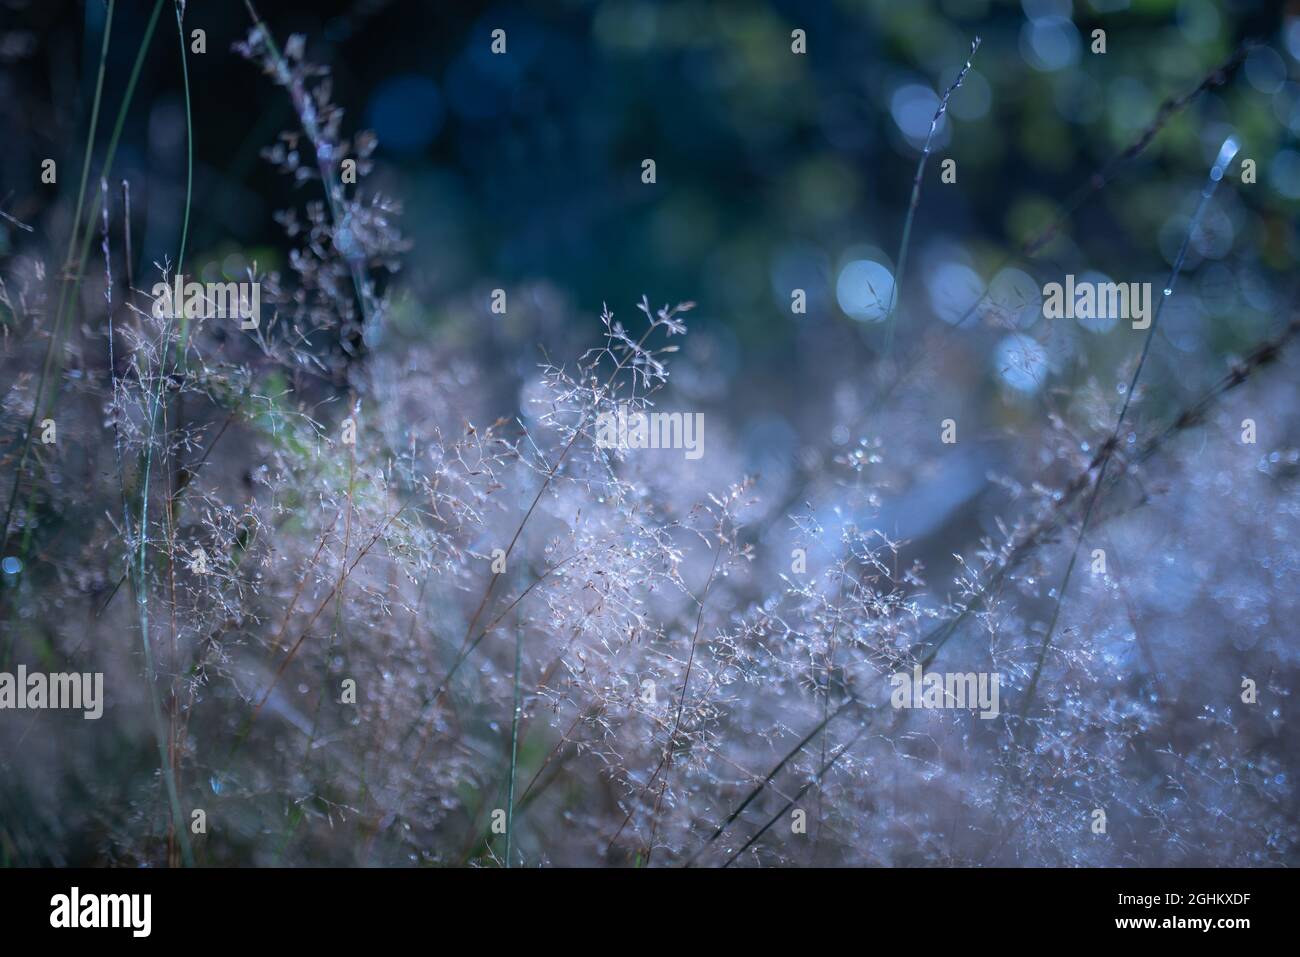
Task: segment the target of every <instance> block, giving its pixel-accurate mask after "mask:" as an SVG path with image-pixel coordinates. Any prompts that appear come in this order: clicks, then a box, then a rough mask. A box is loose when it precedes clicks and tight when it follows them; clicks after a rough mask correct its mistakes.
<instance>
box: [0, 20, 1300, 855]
mask: <svg viewBox="0 0 1300 957" xmlns="http://www.w3.org/2000/svg"><path fill="white" fill-rule="evenodd" d="M254 7H256V12H255V14H254V13H253V8H245V6H244V5H242V4H234V3H231V4H220V5H217V4H210V3H198V2H192V3H189V4H180V5H176V4H173V3H171V2H165V3H158V4H157V5H156V6H155V4H154V3H153V2H140V3H134V2H133V3H109V4H104V3H100V2H90V3H85V4H68V3H50V4H44V3H34V2H21V0H0V10H2V11H3V19H2V20H0V91H2V92H3V96H0V140H2V141H3V143H4V149H3V150H0V212H3V214H4V217H3V218H2V219H0V282H2V283H3V285H0V322H2V323H3V325H2V327H0V508H3V509H4V522H5V525H4V529H3V535H4V539H3V554H2V555H0V562H2V563H3V564H0V671H13V670H14V669H15V668H16V667H17V665H19V664H24V665H26V666H27V667H28V668H29V669H37V668H39V669H42V670H45V671H50V672H58V671H78V672H87V671H95V672H103V673H104V675H105V688H106V699H107V701H106V708H105V714H104V717H103V718H102V719H100V720H98V721H83V720H82V718H81V716H80V715H79V714H75V713H74V714H68V713H61V712H52V711H47V712H30V713H23V712H17V711H3V710H0V861H3V862H5V863H7V864H18V865H26V864H153V865H162V864H173V865H181V864H200V865H201V864H241V865H266V864H292V865H314V864H342V865H367V864H386V865H401V864H436V865H465V864H471V865H481V866H497V865H509V866H536V865H547V864H557V865H570V864H584V865H619V866H623V865H638V866H643V865H651V866H660V865H664V866H682V865H685V864H688V863H689V864H694V865H705V866H720V865H724V864H732V863H734V864H737V865H740V864H750V865H753V864H794V865H811V864H870V865H942V864H977V865H985V864H1001V865H1060V864H1078V865H1086V864H1091V865H1153V866H1159V865H1171V864H1196V865H1260V866H1265V865H1281V864H1293V863H1295V859H1296V836H1297V824H1298V821H1297V801H1296V790H1295V780H1296V774H1297V773H1298V772H1300V768H1297V766H1296V765H1297V757H1298V755H1300V752H1298V751H1297V748H1296V745H1295V743H1294V742H1295V741H1296V739H1297V738H1296V735H1295V734H1294V730H1293V731H1292V732H1287V731H1286V727H1287V725H1286V721H1287V720H1288V719H1289V707H1290V705H1291V704H1292V696H1291V692H1292V689H1293V688H1294V687H1295V683H1296V676H1297V672H1298V670H1300V645H1298V644H1297V636H1296V633H1295V629H1294V622H1295V620H1296V617H1297V613H1300V607H1298V603H1300V598H1298V597H1297V592H1296V589H1295V588H1294V581H1295V574H1296V571H1297V566H1298V565H1300V550H1298V549H1297V545H1296V540H1297V532H1298V531H1300V491H1298V490H1297V486H1296V480H1297V476H1300V403H1298V402H1297V376H1296V373H1297V370H1298V368H1300V365H1298V363H1300V359H1297V356H1296V349H1295V346H1294V344H1293V342H1292V338H1293V337H1294V336H1295V335H1296V333H1297V332H1298V331H1300V319H1298V314H1297V311H1296V299H1295V295H1296V284H1295V276H1296V269H1295V263H1296V259H1297V252H1298V246H1300V234H1297V229H1296V212H1297V209H1300V145H1298V143H1300V9H1291V8H1289V7H1286V6H1284V5H1278V4H1274V3H1268V2H1258V3H1251V2H1236V3H1211V2H1209V0H1132V2H1126V0H1075V2H1073V3H1072V2H1071V0H1024V2H1023V3H992V2H978V0H947V2H917V3H910V2H909V3H897V2H894V3H888V2H875V0H863V2H826V3H814V4H807V3H795V2H770V3H761V2H759V3H748V4H720V3H709V2H703V0H698V2H697V0H678V2H670V3H655V2H634V0H606V2H576V0H573V2H560V3H545V4H542V3H536V4H530V3H513V4H512V3H505V4H488V5H476V4H427V3H420V2H414V0H411V2H391V3H385V2H381V0H358V2H353V3H341V2H319V3H316V2H313V3H293V2H289V3H275V4H269V3H267V4H265V5H263V6H258V5H256V4H254ZM255 17H256V18H257V19H255ZM195 30H201V31H203V34H202V40H201V41H199V40H198V39H197V38H196V36H195V34H194V32H193V31H195ZM1098 30H1100V31H1102V34H1101V36H1100V44H1101V46H1100V47H1099V40H1098V34H1097V33H1096V31H1098ZM496 31H504V32H503V33H501V34H499V35H498V34H497V32H496ZM106 37H107V39H106ZM976 37H978V38H979V44H978V47H977V49H975V50H974V52H973V53H972V43H973V41H974V40H975V38H976ZM199 46H201V47H202V49H201V50H200V49H198V47H199ZM968 64H969V68H968V69H967V70H966V72H964V73H963V72H962V71H963V69H964V68H967V66H968ZM101 74H102V89H101V87H100V86H99V78H100V76H101ZM959 77H960V81H961V82H960V85H959V86H956V87H955V88H954V84H955V83H956V81H957V80H958V79H959ZM97 91H98V92H97ZM945 91H949V92H950V93H951V96H950V98H949V99H947V100H946V101H942V100H941V97H943V96H944V95H945ZM941 104H942V105H943V107H944V108H943V109H942V110H940V107H941ZM937 113H938V115H937V118H936V114H937ZM92 130H93V134H92V135H89V136H88V133H90V131H92ZM1225 142H1227V143H1230V144H1232V146H1233V147H1235V148H1234V149H1231V150H1225V148H1224V144H1225ZM927 145H928V147H929V153H928V157H927V159H926V162H925V164H924V166H923V168H921V170H920V178H919V179H916V177H917V176H918V161H919V160H921V159H922V156H923V152H922V151H923V148H925V147H927ZM88 146H89V149H88ZM46 159H53V160H55V161H56V163H57V180H56V181H55V182H52V183H50V182H43V181H42V169H43V167H42V162H43V161H44V160H46ZM647 160H651V161H653V164H652V167H647V165H646V161H647ZM1218 160H1223V161H1224V162H1225V165H1224V166H1223V167H1222V168H1221V169H1219V168H1217V167H1215V164H1216V161H1218ZM353 162H354V163H355V172H356V176H355V177H353V178H351V179H350V178H349V175H350V174H349V172H348V170H349V168H348V166H347V164H348V163H353ZM83 164H84V168H83ZM1212 167H1215V169H1216V174H1219V175H1213V176H1212V175H1211V170H1212ZM648 170H652V173H653V175H651V174H650V172H648ZM1203 196H1208V198H1207V199H1204V200H1203ZM913 207H914V212H913V213H912V214H911V215H909V210H910V209H912V208H913ZM177 272H181V273H183V274H184V275H185V276H186V277H188V278H191V279H195V280H198V281H200V282H235V281H248V282H256V283H258V284H259V288H260V290H261V297H262V298H261V303H262V305H261V313H262V322H261V325H260V326H259V328H257V329H256V330H252V331H249V330H245V329H241V328H240V327H239V324H238V323H237V322H235V321H233V320H227V319H203V320H201V321H195V322H193V323H191V322H189V321H172V319H173V318H174V317H168V316H161V315H159V314H158V312H157V311H156V310H154V309H152V308H151V305H152V300H151V297H150V295H149V291H150V289H151V288H152V287H153V286H154V284H155V282H158V281H160V280H163V281H170V277H173V276H174V275H175V274H176V273H177ZM1067 275H1068V276H1073V277H1076V278H1078V279H1079V280H1081V281H1085V282H1093V283H1108V282H1115V283H1150V284H1151V289H1152V290H1154V299H1153V308H1154V309H1157V310H1158V312H1157V313H1156V317H1157V321H1156V322H1155V323H1154V324H1153V326H1152V328H1150V329H1147V328H1143V327H1141V326H1140V324H1139V326H1138V327H1137V328H1135V324H1134V323H1133V322H1131V321H1130V317H1128V316H1121V315H1116V314H1113V313H1104V312H1103V314H1101V315H1099V316H1096V317H1083V318H1078V319H1076V318H1049V317H1048V316H1047V315H1045V313H1044V301H1043V300H1044V289H1045V287H1046V286H1047V285H1048V284H1050V283H1064V282H1065V280H1066V277H1067ZM1166 289H1168V290H1170V291H1169V293H1168V294H1167V295H1165V294H1162V292H1163V291H1164V290H1166ZM643 297H647V298H643ZM1134 383H1136V389H1133V385H1134ZM628 404H630V406H631V407H634V408H640V409H642V410H644V411H651V410H658V411H671V412H680V413H683V414H702V415H703V422H704V432H703V435H704V444H703V454H702V455H700V456H699V457H698V458H694V457H689V456H685V455H683V454H682V452H681V451H680V450H641V449H606V448H602V447H601V445H600V444H599V443H598V442H597V441H596V440H595V427H596V422H597V421H598V420H599V418H600V416H601V415H607V414H610V413H612V412H614V411H615V410H616V409H618V408H619V407H620V406H622V407H623V408H627V407H628ZM46 421H50V422H53V423H55V425H56V428H57V439H56V440H54V441H44V440H43V439H42V429H43V427H44V423H45V422H46ZM1247 422H1249V423H1250V426H1249V427H1247V424H1246V423H1247ZM46 431H48V430H46ZM1099 553H1100V555H1101V558H1100V559H1099V558H1098V555H1099ZM198 555H201V556H202V560H201V561H200V560H198V558H197V556H198ZM917 664H920V665H922V666H923V667H924V669H925V670H927V671H937V672H950V673H983V674H997V675H1000V677H1001V688H1002V696H1001V707H1000V712H999V713H998V714H997V715H996V716H991V719H985V718H983V717H981V716H980V715H979V714H977V713H973V712H972V711H971V710H969V709H951V708H949V709H938V710H932V711H925V710H916V711H912V710H900V709H898V708H895V707H893V706H892V705H891V701H890V676H891V675H893V674H895V673H898V672H904V671H905V672H909V673H910V672H911V670H912V669H913V668H914V667H915V666H916V665H917ZM196 810H202V811H203V812H204V815H203V817H204V821H205V824H204V827H203V829H202V830H195V828H194V826H193V819H194V812H195V811H196ZM1098 811H1101V812H1103V813H1102V815H1101V818H1100V820H1102V821H1104V825H1103V826H1102V827H1101V828H1100V829H1099V828H1098V820H1099V818H1098V816H1097V812H1098Z"/></svg>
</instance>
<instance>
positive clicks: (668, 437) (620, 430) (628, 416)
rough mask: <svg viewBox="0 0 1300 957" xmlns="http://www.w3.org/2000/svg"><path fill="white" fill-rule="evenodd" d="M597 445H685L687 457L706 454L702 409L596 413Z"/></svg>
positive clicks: (628, 447)
mask: <svg viewBox="0 0 1300 957" xmlns="http://www.w3.org/2000/svg"><path fill="white" fill-rule="evenodd" d="M596 446H597V448H602V449H685V450H686V457H687V458H688V459H698V458H699V457H700V456H702V455H703V454H704V413H703V412H639V411H631V412H629V411H628V408H627V406H626V405H622V404H620V405H619V406H618V407H617V410H616V411H615V412H602V413H600V414H599V415H598V416H596Z"/></svg>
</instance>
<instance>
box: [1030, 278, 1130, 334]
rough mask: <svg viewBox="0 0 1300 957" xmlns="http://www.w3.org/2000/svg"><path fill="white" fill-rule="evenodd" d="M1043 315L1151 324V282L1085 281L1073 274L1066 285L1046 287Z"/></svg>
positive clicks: (1050, 284)
mask: <svg viewBox="0 0 1300 957" xmlns="http://www.w3.org/2000/svg"><path fill="white" fill-rule="evenodd" d="M1043 315H1044V317H1046V318H1048V319H1131V320H1132V321H1133V328H1134V329H1146V328H1148V327H1149V326H1150V325H1151V283H1149V282H1129V283H1123V282H1088V281H1087V280H1085V281H1083V282H1078V283H1076V282H1075V280H1074V274H1073V273H1069V274H1067V275H1066V277H1065V285H1064V286H1062V285H1061V284H1060V283H1059V282H1049V283H1048V284H1047V285H1046V286H1044V287H1043Z"/></svg>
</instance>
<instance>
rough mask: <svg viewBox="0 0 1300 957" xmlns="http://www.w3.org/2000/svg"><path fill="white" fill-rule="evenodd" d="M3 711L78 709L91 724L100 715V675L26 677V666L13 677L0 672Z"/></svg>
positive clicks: (0, 697) (62, 674) (41, 673)
mask: <svg viewBox="0 0 1300 957" xmlns="http://www.w3.org/2000/svg"><path fill="white" fill-rule="evenodd" d="M6 708H13V709H16V710H19V711H22V710H24V709H28V708H30V709H33V710H35V709H40V708H78V709H80V710H82V711H84V712H85V714H83V715H82V717H83V718H85V719H86V720H88V721H94V720H96V719H98V718H99V717H100V716H102V715H103V713H104V673H103V672H102V671H96V672H94V673H93V674H92V673H90V672H85V673H82V674H66V673H63V672H58V673H56V674H45V673H43V672H40V671H33V672H31V673H30V674H29V673H28V671H27V666H26V665H19V666H18V673H17V674H12V673H10V672H8V671H0V711H3V710H4V709H6Z"/></svg>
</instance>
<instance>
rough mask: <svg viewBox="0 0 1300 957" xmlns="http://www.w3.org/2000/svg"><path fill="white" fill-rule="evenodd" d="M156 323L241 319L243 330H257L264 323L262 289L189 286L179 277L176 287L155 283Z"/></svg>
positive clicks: (252, 285) (213, 284)
mask: <svg viewBox="0 0 1300 957" xmlns="http://www.w3.org/2000/svg"><path fill="white" fill-rule="evenodd" d="M151 295H152V296H153V314H154V318H155V319H175V318H176V317H177V316H180V315H184V316H186V317H188V318H190V319H226V318H233V319H239V320H240V322H239V328H241V329H256V328H257V327H258V326H259V325H260V324H261V322H262V286H261V283H256V282H206V283H201V282H186V281H185V277H184V276H183V275H181V274H179V273H177V275H176V278H175V279H174V280H173V281H172V285H170V286H169V285H168V284H167V283H165V282H156V283H154V286H153V290H152V292H151Z"/></svg>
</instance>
